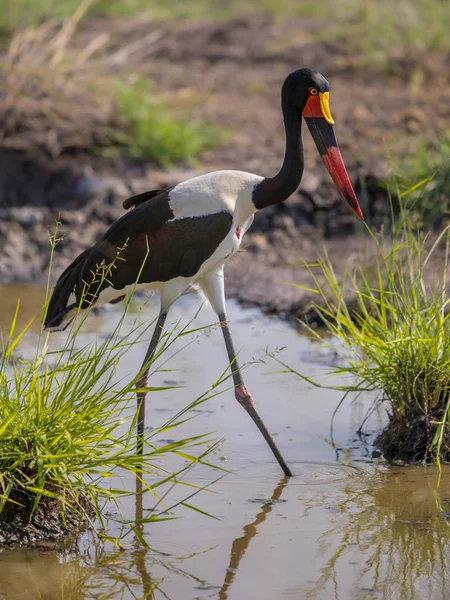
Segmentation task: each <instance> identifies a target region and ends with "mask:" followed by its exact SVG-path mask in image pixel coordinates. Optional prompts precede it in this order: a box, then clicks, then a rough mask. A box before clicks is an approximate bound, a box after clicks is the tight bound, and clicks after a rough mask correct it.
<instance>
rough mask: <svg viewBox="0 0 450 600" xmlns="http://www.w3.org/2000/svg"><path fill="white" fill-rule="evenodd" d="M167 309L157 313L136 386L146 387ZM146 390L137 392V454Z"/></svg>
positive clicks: (140, 442)
mask: <svg viewBox="0 0 450 600" xmlns="http://www.w3.org/2000/svg"><path fill="white" fill-rule="evenodd" d="M166 318H167V311H164V310H161V312H160V313H159V317H158V321H157V323H156V326H155V329H154V331H153V335H152V339H151V340H150V344H149V347H148V348H147V352H146V354H145V358H144V362H143V363H142V366H141V370H140V373H141V376H140V377H139V380H138V382H137V387H138V388H143V387H147V378H148V372H149V371H150V364H151V359H152V357H153V355H154V353H155V350H156V347H157V346H158V342H159V339H160V337H161V334H162V331H163V327H164V323H165V322H166ZM146 395H147V392H137V410H138V420H137V451H138V454H142V450H143V446H144V426H145V397H146Z"/></svg>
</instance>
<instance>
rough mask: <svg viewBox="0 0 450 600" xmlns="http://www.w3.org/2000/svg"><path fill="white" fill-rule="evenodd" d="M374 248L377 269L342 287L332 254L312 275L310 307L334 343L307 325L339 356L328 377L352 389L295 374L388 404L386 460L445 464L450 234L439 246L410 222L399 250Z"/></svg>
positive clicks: (391, 244) (361, 271) (355, 272)
mask: <svg viewBox="0 0 450 600" xmlns="http://www.w3.org/2000/svg"><path fill="white" fill-rule="evenodd" d="M374 241H375V242H376V243H377V259H376V264H375V265H374V266H373V267H372V268H370V269H369V268H367V267H365V268H364V267H362V266H361V265H359V266H357V267H355V268H354V269H352V270H347V271H346V272H345V274H344V276H343V277H342V278H341V277H338V276H337V275H336V273H335V271H334V268H333V264H332V261H331V260H330V258H329V257H328V256H327V255H325V256H323V257H322V258H320V259H319V260H318V262H317V264H315V265H308V266H307V268H308V270H309V272H310V274H311V277H312V279H313V281H314V283H315V287H314V289H313V290H312V291H313V292H314V293H315V294H316V297H317V300H316V301H314V302H313V307H312V308H313V309H314V311H315V312H316V313H317V315H318V317H319V319H320V320H321V322H322V323H323V326H324V328H325V332H326V333H327V334H331V338H327V337H325V338H323V332H322V333H318V332H317V331H316V330H314V329H312V328H311V327H310V326H309V325H308V324H307V323H306V322H304V321H301V323H302V325H303V326H305V327H306V328H307V329H308V330H309V332H310V333H311V334H312V335H313V336H314V337H315V338H316V339H318V340H320V341H321V342H322V343H325V344H326V345H329V346H330V347H331V348H333V350H334V351H337V352H338V354H339V355H340V356H341V359H342V360H341V361H340V364H339V366H336V367H332V368H331V372H330V373H331V374H336V375H341V376H344V377H348V378H349V380H348V383H345V384H343V385H339V386H333V385H330V386H327V385H325V384H324V383H323V382H320V381H316V380H313V379H310V378H308V377H306V376H304V375H302V374H300V373H297V374H298V375H300V376H301V377H302V378H304V379H307V380H308V381H310V382H311V383H313V384H314V385H316V386H318V387H324V388H327V387H329V388H330V389H337V390H340V391H342V392H343V394H344V398H346V397H347V396H348V395H349V394H356V395H359V394H361V393H365V392H372V393H375V394H376V397H377V401H376V405H378V404H379V403H381V402H385V403H386V404H387V406H388V407H389V408H388V413H389V425H388V427H387V429H386V430H385V431H384V432H383V433H382V435H381V436H380V437H379V438H378V441H377V443H378V445H379V446H380V449H381V450H382V451H383V453H384V454H385V456H386V458H388V459H401V460H406V461H423V460H431V459H438V460H440V459H445V460H448V459H450V428H449V425H450V410H449V409H450V312H449V310H448V309H449V300H448V295H447V288H448V286H447V269H448V255H449V244H450V228H449V227H447V228H445V229H444V231H443V232H442V233H441V234H440V235H439V236H438V237H437V238H436V239H435V241H434V242H433V243H432V241H431V237H429V236H428V237H427V236H424V235H423V234H422V233H421V232H420V230H418V229H417V228H416V227H414V226H411V225H408V224H406V222H405V221H403V224H402V228H401V230H400V232H398V233H397V235H396V237H395V239H394V240H393V241H392V240H383V239H381V240H375V238H374ZM436 264H439V265H441V267H439V268H438V269H436V267H435V266H434V267H433V266H432V265H436ZM349 290H351V294H350V295H349V294H348V291H349ZM349 298H351V299H349ZM336 340H337V341H338V342H339V344H338V346H337V348H336ZM290 370H291V371H292V372H294V371H293V370H292V369H290Z"/></svg>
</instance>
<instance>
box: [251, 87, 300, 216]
mask: <svg viewBox="0 0 450 600" xmlns="http://www.w3.org/2000/svg"><path fill="white" fill-rule="evenodd" d="M282 109H283V117H284V128H285V130H286V152H285V155H284V161H283V165H282V167H281V169H280V171H279V172H278V173H277V175H275V177H270V178H265V179H263V180H262V181H261V183H260V184H258V185H257V186H256V188H255V190H254V192H253V204H254V205H255V207H256V208H257V209H258V210H259V209H261V208H265V207H266V206H272V205H273V204H279V203H280V202H283V201H284V200H286V198H289V196H290V195H291V194H293V193H294V192H295V190H296V189H297V188H298V186H299V185H300V181H301V179H302V175H303V146H302V117H301V114H300V111H299V110H298V109H297V107H296V106H295V105H294V104H293V103H292V102H289V101H288V100H287V99H286V98H282Z"/></svg>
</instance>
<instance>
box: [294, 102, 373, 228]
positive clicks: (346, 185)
mask: <svg viewBox="0 0 450 600" xmlns="http://www.w3.org/2000/svg"><path fill="white" fill-rule="evenodd" d="M326 100H328V98H327V99H326ZM324 112H325V114H324ZM303 117H304V119H305V121H306V124H307V125H308V128H309V130H310V132H311V135H312V137H313V140H314V142H315V144H316V146H317V149H318V150H319V153H320V156H321V157H322V160H323V162H324V163H325V166H326V168H327V169H328V172H329V173H330V175H331V178H332V179H333V181H334V183H335V184H336V187H337V188H338V190H339V192H340V193H341V195H342V196H343V197H344V198H345V200H346V201H347V203H348V204H349V206H350V208H351V209H352V211H353V212H354V213H355V215H356V216H357V217H359V218H360V219H362V220H364V217H363V214H362V211H361V208H360V206H359V203H358V199H357V198H356V194H355V191H354V189H353V186H352V184H351V182H350V179H349V176H348V174H347V170H346V168H345V165H344V161H343V160H342V156H341V153H340V151H339V146H338V143H337V141H336V137H335V135H334V130H333V125H332V124H331V123H333V120H332V118H331V114H330V113H329V109H328V102H327V101H326V102H323V101H321V99H319V94H317V95H316V96H310V98H309V99H308V102H307V103H306V106H305V109H304V110H303Z"/></svg>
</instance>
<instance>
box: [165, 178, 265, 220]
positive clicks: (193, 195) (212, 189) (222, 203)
mask: <svg viewBox="0 0 450 600" xmlns="http://www.w3.org/2000/svg"><path fill="white" fill-rule="evenodd" d="M262 179H263V178H262V177H259V176H258V175H253V174H252V173H245V172H243V171H214V172H213V173H208V174H206V175H200V176H199V177H194V178H193V179H188V180H187V181H184V182H183V183H180V184H178V185H176V186H175V187H174V188H173V190H172V191H171V192H170V194H169V203H170V208H171V209H172V211H173V213H174V215H175V220H177V219H184V218H186V217H202V216H205V215H212V214H216V213H219V212H228V213H230V214H232V215H234V223H235V224H236V225H237V226H240V225H241V224H242V223H243V222H244V221H246V220H247V219H248V218H249V217H250V216H251V215H253V214H254V213H255V212H256V209H255V207H254V205H253V202H252V192H253V188H254V187H255V185H256V184H257V183H259V182H260V181H262Z"/></svg>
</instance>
